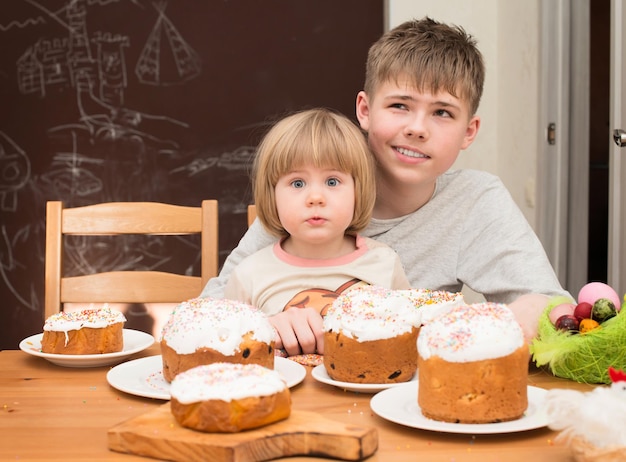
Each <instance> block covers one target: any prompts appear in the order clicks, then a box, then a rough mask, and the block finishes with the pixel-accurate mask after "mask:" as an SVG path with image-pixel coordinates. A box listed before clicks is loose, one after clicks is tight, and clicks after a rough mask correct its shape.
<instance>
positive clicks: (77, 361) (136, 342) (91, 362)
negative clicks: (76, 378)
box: [20, 329, 154, 367]
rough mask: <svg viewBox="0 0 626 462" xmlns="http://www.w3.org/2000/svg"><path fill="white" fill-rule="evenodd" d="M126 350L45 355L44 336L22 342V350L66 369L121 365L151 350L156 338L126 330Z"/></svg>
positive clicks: (137, 331) (39, 335)
mask: <svg viewBox="0 0 626 462" xmlns="http://www.w3.org/2000/svg"><path fill="white" fill-rule="evenodd" d="M122 335H123V337H124V349H123V350H122V351H118V352H117V353H104V354H94V355H61V354H52V353H44V352H42V351H41V339H42V338H43V333H42V334H35V335H31V336H30V337H27V338H25V339H24V340H22V341H21V342H20V350H22V351H23V352H25V353H28V354H29V355H33V356H40V357H42V358H45V359H47V360H48V361H50V362H51V363H53V364H56V365H58V366H65V367H99V366H108V365H111V364H116V363H119V362H120V361H122V360H124V359H126V358H128V357H129V356H132V355H134V354H135V353H139V352H140V351H143V350H145V349H146V348H149V347H151V346H152V344H153V343H154V337H153V336H152V335H150V334H146V333H145V332H141V331H139V330H133V329H124V330H123V331H122Z"/></svg>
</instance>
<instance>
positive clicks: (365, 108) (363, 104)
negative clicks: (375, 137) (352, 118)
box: [356, 91, 370, 131]
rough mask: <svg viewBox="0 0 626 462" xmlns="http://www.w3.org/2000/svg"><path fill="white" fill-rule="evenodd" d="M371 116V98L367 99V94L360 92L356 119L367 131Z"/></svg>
mask: <svg viewBox="0 0 626 462" xmlns="http://www.w3.org/2000/svg"><path fill="white" fill-rule="evenodd" d="M369 114H370V107H369V98H368V97H367V93H365V92H364V91H360V92H359V93H358V94H357V95H356V118H357V119H358V121H359V125H361V128H362V129H363V130H365V131H367V130H368V129H369Z"/></svg>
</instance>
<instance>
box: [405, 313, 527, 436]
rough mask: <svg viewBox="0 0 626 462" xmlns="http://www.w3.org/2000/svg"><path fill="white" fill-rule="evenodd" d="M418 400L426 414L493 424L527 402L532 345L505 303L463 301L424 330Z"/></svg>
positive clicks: (419, 346) (420, 340)
mask: <svg viewBox="0 0 626 462" xmlns="http://www.w3.org/2000/svg"><path fill="white" fill-rule="evenodd" d="M417 351H418V378H419V387H418V397H417V401H418V404H419V406H420V408H421V411H422V414H423V415H424V416H425V417H428V418H431V419H434V420H441V421H445V422H459V423H469V424H478V423H492V422H503V421H508V420H515V419H518V418H520V417H521V416H522V415H523V414H524V411H525V410H526V408H527V407H528V397H527V382H528V361H529V349H528V345H527V344H526V342H525V340H524V334H523V332H522V328H521V326H520V325H519V323H518V322H517V320H516V319H515V316H514V315H513V313H512V312H511V310H509V309H508V307H507V306H506V305H502V304H496V303H478V304H473V305H464V306H459V307H456V308H454V309H452V310H450V311H449V312H448V313H446V314H444V315H442V316H439V317H437V318H435V319H433V320H432V321H431V322H429V323H428V324H425V325H424V326H422V328H421V329H420V334H419V337H418V340H417Z"/></svg>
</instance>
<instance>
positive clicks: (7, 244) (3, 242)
mask: <svg viewBox="0 0 626 462" xmlns="http://www.w3.org/2000/svg"><path fill="white" fill-rule="evenodd" d="M29 231H30V226H25V227H24V228H22V229H21V230H19V231H18V232H17V233H16V235H15V237H14V239H13V240H11V239H9V235H8V233H7V229H6V227H5V226H4V225H2V226H0V277H2V280H3V281H4V283H5V285H6V286H7V288H8V289H9V291H10V292H11V293H12V294H13V296H14V297H15V299H16V300H17V301H18V302H19V303H20V304H22V305H23V306H24V307H26V308H28V309H29V310H31V311H39V300H38V298H37V294H36V291H35V287H34V284H32V283H29V284H27V285H28V291H29V292H30V300H26V298H24V297H23V296H22V295H21V294H20V293H19V291H18V290H17V289H16V288H15V286H14V285H13V284H12V283H11V280H10V278H9V274H10V273H11V272H13V271H15V270H17V269H18V267H19V266H20V265H19V263H18V262H17V261H16V259H15V256H14V252H13V246H14V245H15V244H16V243H17V242H18V241H26V240H27V239H28V234H29ZM22 269H23V265H22Z"/></svg>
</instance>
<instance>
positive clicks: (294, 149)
mask: <svg viewBox="0 0 626 462" xmlns="http://www.w3.org/2000/svg"><path fill="white" fill-rule="evenodd" d="M307 165H313V166H315V167H321V168H333V169H337V170H339V171H341V172H345V173H348V174H350V175H351V176H352V178H353V179H354V189H355V191H354V192H355V204H354V216H353V218H352V223H350V226H349V227H348V229H347V230H346V232H347V233H350V234H356V233H358V232H360V231H361V230H362V229H363V228H365V226H367V224H368V223H369V221H370V219H371V217H372V209H373V207H374V201H375V199H376V186H375V173H374V160H373V156H372V154H371V152H370V150H369V147H368V145H367V142H366V140H365V137H364V135H363V133H362V132H361V131H360V129H359V128H358V127H357V126H356V125H355V124H354V123H352V122H351V121H350V120H349V119H348V118H347V117H345V116H343V115H341V114H338V113H336V112H333V111H331V110H328V109H323V108H321V109H310V110H306V111H302V112H298V113H295V114H292V115H290V116H287V117H285V118H284V119H282V120H280V121H279V122H278V123H276V125H274V126H273V127H272V129H271V130H270V131H269V132H268V133H267V134H266V135H265V137H264V138H263V140H262V141H261V143H260V144H259V147H258V150H257V154H256V157H255V160H254V164H253V171H252V187H253V190H254V201H255V204H256V211H257V217H258V218H259V219H260V220H261V223H262V224H263V226H265V228H266V229H267V230H268V231H269V232H270V233H272V234H274V235H276V236H278V237H284V236H287V235H288V233H287V231H286V230H285V228H283V226H282V224H281V222H280V220H279V219H278V211H277V210H276V197H275V187H276V183H277V182H278V179H279V178H280V177H281V176H283V175H285V174H287V173H289V172H291V171H293V170H297V169H298V168H301V167H303V166H307Z"/></svg>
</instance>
